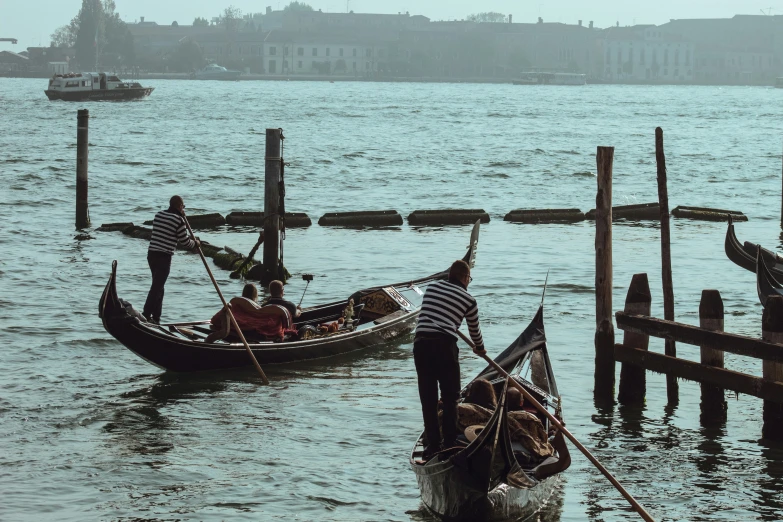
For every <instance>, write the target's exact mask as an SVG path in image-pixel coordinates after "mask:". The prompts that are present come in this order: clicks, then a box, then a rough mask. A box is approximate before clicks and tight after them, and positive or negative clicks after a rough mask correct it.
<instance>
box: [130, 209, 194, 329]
mask: <svg viewBox="0 0 783 522" xmlns="http://www.w3.org/2000/svg"><path fill="white" fill-rule="evenodd" d="M184 212H185V202H184V201H183V200H182V198H181V197H179V196H172V198H171V199H170V200H169V208H168V209H166V210H161V211H160V212H158V213H157V214H155V219H153V220H152V238H151V239H150V247H149V250H148V251H147V263H149V265H150V271H151V272H152V286H150V292H149V294H147V301H146V302H145V303H144V311H143V312H142V313H143V314H144V317H146V318H147V320H148V321H150V322H153V323H160V315H161V312H162V310H163V289H164V287H165V285H166V280H167V279H168V277H169V271H170V270H171V257H172V256H173V255H174V251H175V250H176V249H177V245H178V244H179V245H182V246H184V247H185V248H187V249H192V248H193V247H195V246H196V245H199V246H201V244H200V243H199V242H198V238H196V241H193V240H192V239H190V238H189V237H188V232H187V228H186V227H185V219H184V218H183V215H184Z"/></svg>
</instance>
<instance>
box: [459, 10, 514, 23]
mask: <svg viewBox="0 0 783 522" xmlns="http://www.w3.org/2000/svg"><path fill="white" fill-rule="evenodd" d="M466 20H467V21H468V22H487V23H506V22H508V17H507V16H506V15H504V14H503V13H498V12H496V11H489V12H486V13H474V14H472V15H468V17H467V18H466Z"/></svg>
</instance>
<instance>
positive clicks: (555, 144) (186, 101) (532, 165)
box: [0, 79, 783, 521]
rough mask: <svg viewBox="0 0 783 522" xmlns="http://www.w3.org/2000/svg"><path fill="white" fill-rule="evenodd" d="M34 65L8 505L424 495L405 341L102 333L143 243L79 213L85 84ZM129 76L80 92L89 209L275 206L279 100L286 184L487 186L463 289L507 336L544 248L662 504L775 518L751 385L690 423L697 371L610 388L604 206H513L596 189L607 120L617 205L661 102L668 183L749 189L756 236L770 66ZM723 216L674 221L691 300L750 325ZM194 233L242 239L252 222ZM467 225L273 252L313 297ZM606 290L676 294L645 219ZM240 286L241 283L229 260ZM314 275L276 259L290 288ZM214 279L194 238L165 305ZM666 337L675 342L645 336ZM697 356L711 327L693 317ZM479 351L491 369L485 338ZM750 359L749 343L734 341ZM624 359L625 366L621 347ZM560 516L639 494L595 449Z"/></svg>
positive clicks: (11, 158) (224, 513) (536, 286)
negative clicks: (162, 352)
mask: <svg viewBox="0 0 783 522" xmlns="http://www.w3.org/2000/svg"><path fill="white" fill-rule="evenodd" d="M44 83H45V80H11V79H3V80H0V108H1V111H2V120H0V121H2V132H0V151H2V153H0V183H1V184H2V187H3V188H2V194H3V197H2V198H1V200H2V202H1V203H0V212H1V214H0V217H2V226H0V250H2V252H3V255H2V256H0V283H1V284H2V292H0V308H1V309H2V311H3V313H2V317H0V344H1V345H2V350H0V367H1V368H2V371H1V372H0V390H1V391H0V492H2V502H0V519H2V520H43V519H46V520H60V521H68V520H335V521H336V520H340V521H344V520H351V521H365V520H373V521H375V520H395V521H396V520H417V521H419V520H429V518H428V517H427V515H426V514H425V513H424V512H423V511H422V509H421V506H420V503H419V499H418V489H417V487H416V481H415V478H414V476H413V474H412V473H411V472H410V470H409V469H408V467H407V453H408V451H409V449H410V446H411V445H412V443H413V440H414V439H415V437H416V436H417V434H418V431H419V429H420V412H419V404H418V399H417V396H416V385H415V372H414V370H413V360H412V356H411V348H412V345H411V340H410V339H405V340H403V341H401V342H398V343H395V344H392V345H389V346H385V347H382V348H378V349H373V350H370V351H367V352H364V353H362V354H358V355H355V356H351V357H347V358H343V359H340V360H329V361H322V362H317V363H311V364H300V365H296V366H288V367H282V368H271V367H270V368H267V373H268V375H269V376H270V379H271V381H272V386H271V387H269V388H264V387H259V386H257V384H258V382H257V379H256V378H255V375H254V374H253V372H252V371H249V372H234V373H228V374H219V375H215V374H212V375H200V376H195V377H194V376H176V375H165V374H161V372H159V371H158V370H157V369H156V368H154V367H152V366H150V365H149V364H147V363H146V362H144V361H142V360H141V359H139V358H137V357H136V356H134V355H133V354H131V353H130V352H129V351H127V350H126V349H124V348H123V347H122V346H121V345H120V344H119V343H117V342H115V341H114V340H113V339H112V338H111V337H109V336H108V334H106V333H105V332H104V330H103V328H102V326H101V324H100V322H99V319H98V317H97V300H98V298H99V296H100V293H101V290H102V287H103V285H104V284H105V282H106V279H107V277H108V274H109V270H110V263H111V260H112V259H118V260H119V281H118V289H119V292H120V294H121V295H122V296H123V297H125V298H126V299H129V300H130V301H131V302H133V303H136V304H138V305H140V304H141V303H142V302H143V300H144V297H145V295H146V289H147V287H148V285H149V275H148V269H147V266H146V260H145V255H146V244H145V243H144V242H143V241H140V240H135V239H130V238H127V237H124V236H122V235H121V234H119V233H101V232H95V231H90V234H89V235H90V237H91V239H89V240H80V239H78V238H77V237H76V235H77V234H76V232H75V230H74V227H73V221H74V199H75V198H74V191H75V154H76V150H75V135H76V132H75V126H76V109H77V108H81V106H80V105H77V104H68V103H56V102H55V103H52V102H49V101H47V100H46V98H45V97H44V95H43V92H42V91H43V89H44ZM154 86H155V87H156V90H155V92H154V93H153V95H152V96H151V97H150V98H149V99H147V100H144V101H142V102H137V103H127V104H115V103H91V104H89V105H88V106H87V107H88V108H89V109H90V112H91V115H92V117H93V119H92V120H91V122H90V127H91V129H90V142H91V144H92V146H91V148H90V174H89V176H90V213H91V218H92V223H93V226H95V227H97V226H98V225H100V224H101V223H104V222H112V221H134V222H136V223H141V222H142V221H144V220H147V219H150V218H151V216H152V214H153V213H154V212H155V211H156V210H157V209H159V208H162V207H163V206H165V204H166V201H167V200H168V198H169V197H170V196H171V195H172V194H174V193H179V194H181V195H183V196H184V197H185V200H186V202H187V205H188V209H189V211H190V213H191V214H193V213H199V212H221V213H223V214H226V213H228V212H231V211H234V210H261V209H262V205H263V203H262V200H263V154H264V129H265V128H267V127H283V129H284V132H285V136H286V138H287V140H286V147H285V156H286V160H287V161H289V162H290V163H291V165H290V167H289V168H288V169H287V170H286V182H287V191H288V201H287V207H288V209H289V210H290V211H303V212H307V213H308V214H309V215H310V216H311V217H312V218H314V220H315V219H317V218H318V217H319V216H320V215H322V214H323V213H325V212H328V211H345V210H371V209H387V208H394V209H397V210H399V211H400V212H401V213H402V214H404V215H407V214H408V213H409V212H410V211H412V210H415V209H420V208H448V207H467V208H484V209H486V210H487V211H488V212H489V213H490V214H491V216H492V222H491V223H490V224H488V225H486V226H484V227H483V228H482V232H481V242H480V250H479V256H478V260H477V265H476V269H475V271H474V274H473V275H474V278H475V281H474V282H473V284H472V285H471V291H472V292H473V293H474V294H475V295H476V296H477V298H478V300H479V304H480V310H481V321H482V325H483V328H484V330H485V336H486V338H487V339H488V347H489V349H490V351H499V350H501V349H502V348H504V347H505V346H506V345H507V343H509V342H510V341H511V340H512V339H513V338H514V337H515V336H516V335H517V334H518V333H519V331H520V330H521V329H522V328H523V327H524V326H525V325H526V324H527V321H528V320H529V319H530V318H531V317H532V315H533V314H534V312H535V309H536V306H537V302H538V300H539V298H540V293H541V290H542V284H543V281H544V277H545V274H546V271H547V270H550V276H549V288H548V292H547V311H546V321H547V325H548V335H549V339H550V348H551V352H552V357H553V362H554V365H555V369H556V372H557V376H558V380H559V387H560V389H561V390H562V393H563V399H564V403H565V411H564V414H565V418H566V421H567V423H568V426H569V428H570V429H571V431H572V432H573V433H574V434H575V435H576V436H577V437H579V438H580V440H581V441H582V442H583V443H584V444H585V445H587V446H588V447H589V448H591V449H592V450H593V451H594V453H595V454H596V456H597V457H598V458H599V459H600V460H602V461H603V462H604V463H605V465H606V466H607V467H608V468H609V469H610V470H611V471H612V472H613V473H614V474H615V476H616V477H617V478H618V479H619V480H620V481H621V482H622V483H623V484H624V485H625V486H626V488H627V489H628V490H629V491H630V492H631V493H632V494H634V495H635V496H636V498H637V499H638V500H639V501H640V502H641V503H642V504H644V505H645V506H646V507H647V508H648V510H649V511H650V512H651V513H652V514H653V515H654V516H655V517H656V519H658V520H754V519H755V520H778V519H781V518H783V499H782V498H781V494H780V491H781V487H782V486H783V447H781V446H780V445H774V444H770V443H767V442H765V441H761V440H760V436H761V435H760V434H761V401H759V400H757V399H754V398H751V397H744V396H741V397H738V398H736V399H734V398H733V397H732V398H731V399H730V400H729V414H728V422H727V423H726V424H725V426H720V427H716V428H709V429H708V428H703V427H701V426H700V425H699V420H698V418H699V406H698V402H699V388H698V385H696V384H693V383H688V382H683V383H681V386H680V391H681V401H680V404H679V406H678V407H677V408H674V409H671V408H667V407H666V404H665V401H666V399H665V397H666V393H665V379H664V378H663V377H662V376H657V375H648V399H647V404H646V406H645V407H644V408H641V409H628V408H621V407H618V406H615V407H613V408H601V407H597V406H595V405H594V404H593V400H592V388H593V364H592V361H593V354H594V349H593V333H594V328H595V323H594V309H595V308H594V307H595V305H594V297H593V282H594V270H593V267H594V251H593V241H594V235H593V228H592V227H591V226H590V225H589V224H584V223H583V224H577V225H540V226H524V225H513V224H508V223H504V222H503V221H502V216H503V215H504V214H505V213H506V212H507V211H508V210H510V209H513V208H520V207H579V208H581V209H582V210H588V209H590V208H592V206H593V203H594V200H595V183H596V182H595V176H594V170H595V159H594V154H595V147H596V146H597V145H614V146H615V147H616V151H615V165H614V201H615V204H630V203H644V202H650V201H655V200H656V199H657V189H656V181H655V157H654V128H655V127H656V126H658V125H660V126H662V127H663V128H664V131H665V137H666V152H667V160H668V166H669V194H670V203H671V206H672V208H673V207H674V206H676V205H678V204H682V205H695V206H701V205H703V206H714V207H721V208H732V209H738V210H741V211H744V212H745V213H746V214H748V216H749V217H750V221H749V222H748V223H743V224H739V225H738V234H739V236H740V239H741V240H752V241H755V242H761V243H763V244H764V245H765V246H768V247H770V248H780V246H781V245H780V238H779V234H780V228H779V224H778V223H779V218H780V215H779V212H780V190H781V117H782V116H783V110H782V109H781V99H782V98H783V91H781V90H774V89H764V88H746V87H736V88H719V87H642V86H586V87H584V88H573V89H572V88H557V87H551V88H546V87H540V88H527V87H516V86H511V85H460V84H453V85H452V84H435V85H430V84H374V83H356V84H351V83H338V84H329V83H325V82H323V83H322V82H317V83H304V82H287V83H283V82H246V83H207V82H184V81H183V82H180V81H158V82H157V83H156V84H155V85H154ZM724 232H725V225H724V224H721V223H706V222H705V223H702V222H688V221H679V220H674V221H673V223H672V236H673V245H672V253H673V264H674V285H675V296H676V313H677V317H678V319H679V320H681V321H684V322H689V323H693V324H695V323H697V322H698V313H697V311H698V302H699V299H700V294H701V290H702V289H704V288H718V289H719V290H720V291H721V294H722V296H723V299H724V303H725V307H726V311H727V314H726V321H725V322H726V329H727V330H728V331H732V332H737V333H742V334H748V335H759V334H760V324H761V308H760V305H759V304H758V300H757V298H756V295H755V290H754V276H753V274H751V273H750V272H746V271H743V270H742V269H740V268H738V267H736V266H734V265H732V264H731V262H729V261H728V260H727V259H726V258H725V255H724V254H723V246H722V245H723V235H724ZM200 235H201V237H202V238H204V239H207V240H209V241H210V242H213V243H218V244H227V245H230V246H232V247H234V248H236V249H239V250H242V251H249V250H250V248H251V247H252V245H253V244H254V242H255V239H256V233H255V232H254V231H252V230H250V229H246V230H244V231H236V230H235V231H229V230H226V231H221V232H204V233H202V234H200ZM468 235H469V228H468V227H448V228H427V229H413V228H410V227H408V226H407V225H405V226H403V227H402V228H401V229H399V230H386V231H378V230H364V231H356V230H340V229H326V228H321V227H318V226H317V225H316V226H313V227H312V228H309V229H294V230H289V231H288V238H287V241H286V246H285V259H286V265H287V266H288V268H289V269H290V270H291V271H292V272H293V273H294V275H295V276H296V275H297V274H299V273H302V272H312V273H315V274H316V279H315V281H314V282H313V283H312V284H311V285H310V289H309V290H308V292H307V297H306V299H305V304H308V303H309V304H314V303H317V302H320V301H324V300H331V299H334V298H335V297H336V296H341V295H345V296H347V295H348V294H349V293H350V292H351V291H352V290H353V289H356V288H359V287H364V286H369V285H374V284H377V283H379V282H388V281H391V280H400V279H404V278H407V277H414V276H417V275H421V274H426V273H431V272H433V271H434V270H436V269H441V268H444V267H446V266H447V265H448V263H450V262H451V261H452V260H453V259H455V258H457V257H459V256H461V255H462V254H463V253H464V247H465V246H466V245H467V238H468ZM614 249H615V253H614V262H615V290H614V300H615V306H614V308H615V309H620V308H621V307H622V303H623V301H624V297H625V291H626V288H627V285H628V283H629V282H630V279H631V275H632V274H633V273H635V272H643V271H646V272H648V274H649V276H650V283H651V285H652V288H653V314H654V315H658V316H662V315H663V307H662V297H661V296H662V293H661V290H660V285H661V283H660V255H659V250H660V247H659V233H658V227H657V226H656V225H653V224H644V225H641V226H631V225H617V226H616V227H615V228H614ZM216 275H217V277H218V279H219V281H220V283H221V285H222V287H223V289H224V292H225V293H227V294H229V295H232V294H236V293H239V291H240V289H241V283H240V282H237V281H234V280H231V279H229V278H228V273H227V272H224V271H220V270H217V271H216ZM303 288H304V283H303V282H302V281H301V280H298V279H297V278H296V277H295V278H294V279H293V280H292V282H291V284H290V285H289V286H288V287H287V293H288V295H289V296H294V297H296V298H298V296H299V295H301V292H302V290H303ZM218 306H219V301H218V298H217V297H216V296H215V294H214V290H213V289H212V287H211V285H210V283H209V280H208V278H207V276H206V274H205V273H204V269H203V267H202V266H201V263H200V261H199V260H198V258H197V257H196V256H193V255H185V254H178V255H177V257H176V258H175V261H174V266H173V270H172V275H171V278H170V279H169V283H168V285H167V293H166V300H165V305H164V319H167V320H177V319H190V318H194V317H205V318H206V317H209V316H210V315H211V314H212V313H213V312H214V311H215V310H216V309H217V307H218ZM651 349H654V350H658V351H662V349H663V345H662V342H660V341H656V340H653V341H651ZM678 350H679V353H680V354H681V355H682V356H684V357H687V358H691V359H696V358H698V350H697V349H696V348H694V347H688V346H685V345H679V346H678ZM462 364H463V377H464V378H468V377H469V376H471V375H473V374H474V373H475V372H476V371H478V370H479V369H480V368H481V367H482V364H480V363H479V361H478V360H477V359H475V358H474V357H473V356H472V355H470V354H469V353H468V350H463V354H462ZM726 366H727V367H728V368H732V369H737V370H741V371H746V372H750V373H754V374H756V375H760V373H761V364H760V362H758V361H755V360H752V359H746V358H742V357H736V356H732V355H731V354H727V355H726ZM618 375H619V367H618ZM573 452H574V458H573V461H574V464H573V466H572V468H571V469H570V470H569V471H568V472H567V474H566V475H565V477H564V481H563V483H562V486H561V489H560V491H559V492H558V494H557V495H556V498H555V499H554V500H553V502H552V503H551V504H550V505H549V506H548V507H547V509H546V511H545V512H544V513H542V514H541V516H540V519H541V520H544V521H558V520H564V521H566V520H568V521H581V520H607V521H619V520H626V519H628V518H631V516H632V515H631V514H630V512H629V510H628V508H627V507H626V504H625V501H624V500H622V498H621V497H620V496H619V494H618V493H616V491H615V490H614V488H613V487H612V486H611V485H610V484H609V483H608V482H607V481H606V480H604V479H603V477H601V476H600V474H599V473H598V472H597V471H595V470H594V469H593V468H592V466H591V465H590V464H589V463H588V462H587V461H586V460H585V459H584V458H582V457H581V456H580V455H578V453H577V452H576V450H575V449H574V450H573Z"/></svg>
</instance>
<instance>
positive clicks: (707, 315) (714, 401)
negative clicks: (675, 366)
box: [699, 290, 726, 424]
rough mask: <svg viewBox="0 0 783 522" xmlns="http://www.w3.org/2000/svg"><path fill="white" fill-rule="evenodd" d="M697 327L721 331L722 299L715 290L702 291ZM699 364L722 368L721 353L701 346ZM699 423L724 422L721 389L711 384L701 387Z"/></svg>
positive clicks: (723, 404) (724, 402)
mask: <svg viewBox="0 0 783 522" xmlns="http://www.w3.org/2000/svg"><path fill="white" fill-rule="evenodd" d="M699 326H700V327H702V328H704V329H705V330H713V331H716V332H722V331H723V299H722V298H721V296H720V292H718V291H717V290H702V292H701V302H700V303H699ZM701 363H702V364H704V365H707V366H714V367H716V368H723V351H722V350H715V349H713V348H710V347H709V346H701ZM701 421H702V423H703V424H704V423H715V422H718V423H720V422H725V421H726V399H725V397H724V395H723V388H720V387H718V386H714V385H711V384H702V385H701Z"/></svg>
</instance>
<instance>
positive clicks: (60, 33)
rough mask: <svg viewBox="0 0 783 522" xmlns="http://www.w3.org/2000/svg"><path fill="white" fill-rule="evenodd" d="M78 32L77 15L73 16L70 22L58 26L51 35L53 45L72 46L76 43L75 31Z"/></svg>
mask: <svg viewBox="0 0 783 522" xmlns="http://www.w3.org/2000/svg"><path fill="white" fill-rule="evenodd" d="M78 32H79V17H78V16H74V17H73V19H72V20H71V23H69V24H68V25H64V26H62V27H58V28H57V29H56V30H55V31H54V32H53V33H52V35H51V37H50V38H51V39H52V40H51V45H52V46H53V47H73V46H74V45H75V44H76V33H78Z"/></svg>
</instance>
